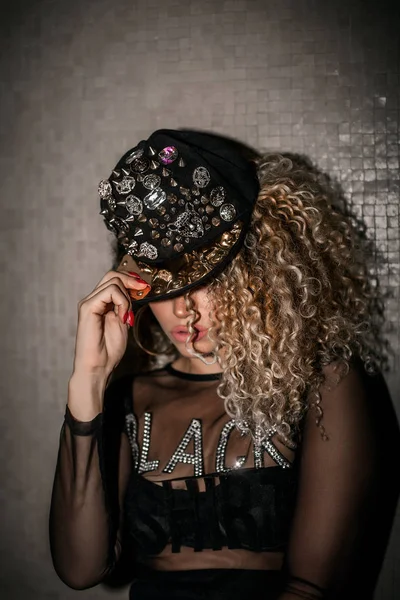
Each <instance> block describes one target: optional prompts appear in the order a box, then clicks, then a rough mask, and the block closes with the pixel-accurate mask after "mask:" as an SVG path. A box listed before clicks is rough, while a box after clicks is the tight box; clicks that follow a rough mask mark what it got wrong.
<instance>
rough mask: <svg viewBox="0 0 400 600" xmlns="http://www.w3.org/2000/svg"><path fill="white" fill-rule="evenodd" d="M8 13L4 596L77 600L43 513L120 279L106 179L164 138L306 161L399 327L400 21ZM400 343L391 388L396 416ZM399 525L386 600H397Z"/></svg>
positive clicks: (278, 11)
mask: <svg viewBox="0 0 400 600" xmlns="http://www.w3.org/2000/svg"><path fill="white" fill-rule="evenodd" d="M1 10H2V16H1V17H2V18H1V19H0V21H1V29H2V35H1V42H0V43H1V52H0V57H1V58H0V61H1V62H0V81H1V124H0V134H1V163H0V164H1V181H2V196H1V202H2V216H1V219H0V227H1V238H0V248H1V252H0V262H1V278H2V295H1V299H2V310H1V313H0V314H1V326H2V338H3V341H4V350H3V354H2V367H3V370H2V371H3V372H2V377H1V392H2V393H1V399H2V409H1V418H2V425H3V427H2V456H3V459H2V461H1V463H2V464H1V472H2V476H3V478H4V479H3V483H2V486H1V508H0V514H1V515H2V516H3V517H4V523H3V531H2V535H1V547H2V552H4V556H3V559H2V561H1V564H2V569H1V570H2V578H3V583H2V589H3V590H4V592H5V595H3V596H2V597H3V598H7V600H14V599H19V598H26V597H34V598H35V599H38V600H50V599H51V600H56V599H63V600H64V599H65V600H67V599H71V600H72V599H73V598H77V597H78V593H79V592H76V591H73V590H70V589H69V588H67V587H66V586H64V585H63V584H62V583H61V582H60V581H59V580H58V578H57V576H56V575H55V573H54V571H53V569H52V565H51V562H50V555H49V549H48V542H47V518H48V502H49V497H50V492H51V485H52V478H53V471H54V465H55V460H56V451H57V446H58V434H59V429H60V426H61V421H62V416H63V410H64V406H65V402H66V391H67V381H68V378H69V376H70V374H71V370H72V358H73V351H74V340H75V330H76V317H77V302H78V300H80V299H81V298H82V297H83V296H85V295H87V294H88V293H89V291H90V290H92V289H93V287H94V286H95V285H96V283H97V282H98V280H99V279H100V278H101V277H102V276H103V274H104V272H105V271H106V270H107V269H108V268H109V242H110V237H109V236H111V234H109V233H108V232H107V230H106V228H105V227H104V225H103V222H102V219H101V217H100V216H99V215H98V199H97V194H96V189H97V183H98V181H99V180H100V179H101V178H102V177H103V176H105V175H108V173H109V169H110V165H113V164H114V163H115V162H116V160H117V158H119V156H120V155H121V154H122V152H124V151H125V150H127V149H128V148H130V147H131V146H132V145H134V144H135V143H136V141H137V140H139V139H141V138H142V137H147V136H148V134H149V133H150V132H151V131H152V130H154V129H156V128H158V127H171V128H174V127H197V128H200V129H211V130H215V131H217V132H220V133H225V134H228V135H234V136H236V137H237V138H239V139H241V140H243V141H245V142H247V143H249V144H252V145H254V146H256V147H260V148H269V149H281V150H285V151H294V152H303V153H305V154H307V155H308V156H309V157H310V158H311V159H312V160H313V161H315V162H316V164H317V165H318V166H319V167H320V168H322V169H325V170H327V171H328V172H329V173H331V174H332V175H334V176H335V177H337V178H338V179H339V181H341V183H342V185H343V187H344V189H345V191H346V194H347V195H348V198H349V201H351V202H352V203H353V204H354V206H355V207H356V208H357V211H358V213H359V214H360V216H362V217H363V218H364V220H365V222H366V224H367V225H368V228H369V231H370V235H371V236H373V237H374V238H375V239H376V242H377V245H378V246H379V248H380V249H381V250H382V251H383V252H384V254H385V256H386V258H387V267H386V269H385V270H384V271H383V272H382V282H383V283H384V284H385V285H387V286H389V287H390V288H392V289H393V291H394V297H393V299H392V300H391V302H390V304H389V306H388V318H389V320H391V321H392V322H393V325H394V327H398V325H399V322H398V314H399V312H398V309H399V295H398V291H399V248H400V245H399V144H398V141H399V135H398V134H399V132H398V126H399V118H398V117H399V112H398V110H399V61H398V48H399V35H398V31H399V8H398V3H394V2H393V3H392V4H390V3H387V2H382V1H381V2H379V3H378V5H377V6H375V5H374V4H372V3H370V2H369V1H365V0H364V1H361V0H360V1H357V2H354V1H351V0H347V1H344V0H342V1H341V0H339V1H328V0H324V1H323V2H322V1H319V2H318V1H317V0H279V1H278V0H264V1H261V0H260V1H258V0H221V1H220V2H215V1H210V0H208V1H207V0H185V1H183V0H142V1H141V2H135V1H132V0H129V1H128V0H120V1H119V2H115V1H113V0H85V1H84V2H81V1H80V0H69V1H68V2H61V1H58V2H57V1H54V0H42V1H35V0H31V1H30V2H23V1H22V0H20V1H19V2H18V1H16V2H14V3H12V5H11V6H7V8H5V7H3V8H2V9H1ZM396 331H397V334H396V335H395V337H394V343H395V344H397V346H396V348H397V359H396V361H397V362H396V364H395V365H393V372H392V374H391V375H390V376H389V377H388V378H387V381H388V384H389V386H390V389H391V392H392V396H393V398H394V400H395V401H397V409H398V411H399V412H400V405H399V403H398V402H399V395H400V394H399V391H400V382H399V376H398V373H399V367H400V364H399V358H398V356H399V352H398V350H399V337H398V331H399V330H398V328H397V330H396ZM399 521H400V519H398V521H397V524H396V526H395V528H394V530H393V534H392V538H391V543H390V547H389V549H388V553H387V557H386V560H385V564H384V568H383V571H382V574H381V578H380V582H379V586H378V589H377V593H376V600H390V599H393V600H394V599H395V598H399V597H400V573H399V569H398V568H397V570H396V567H395V565H396V562H397V564H399V563H400V560H399V554H400V552H399V548H400V522H399ZM81 594H82V592H81ZM84 594H85V599H86V598H87V599H88V600H89V599H91V598H93V599H94V598H96V599H100V598H107V597H110V595H109V592H107V591H106V590H104V589H102V588H95V589H93V590H90V591H87V592H85V593H84ZM82 597H83V596H82ZM113 597H114V598H126V597H127V591H126V590H123V591H122V592H120V593H119V592H118V593H117V594H114V595H113Z"/></svg>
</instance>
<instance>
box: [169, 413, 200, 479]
mask: <svg viewBox="0 0 400 600" xmlns="http://www.w3.org/2000/svg"><path fill="white" fill-rule="evenodd" d="M192 439H193V447H194V453H193V454H188V453H187V452H185V451H184V450H185V448H187V446H188V445H189V442H190V441H191V440H192ZM178 462H181V463H184V464H191V465H193V466H194V474H195V476H196V477H199V476H201V475H203V470H204V469H203V437H202V428H201V421H200V420H199V419H192V421H191V423H190V425H189V427H188V428H187V430H186V433H185V435H184V436H183V438H182V440H181V442H180V443H179V446H178V448H177V449H176V450H175V452H174V454H173V455H172V456H171V458H170V460H169V462H168V464H167V465H166V467H165V468H164V469H163V473H172V471H173V470H174V469H175V467H176V465H177V464H178Z"/></svg>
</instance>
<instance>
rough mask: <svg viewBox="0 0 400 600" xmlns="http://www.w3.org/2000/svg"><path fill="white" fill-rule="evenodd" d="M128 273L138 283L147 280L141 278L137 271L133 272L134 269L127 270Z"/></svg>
mask: <svg viewBox="0 0 400 600" xmlns="http://www.w3.org/2000/svg"><path fill="white" fill-rule="evenodd" d="M127 272H128V273H129V275H131V276H132V277H134V278H135V279H136V280H137V282H138V283H146V284H147V281H144V279H142V278H141V277H140V276H139V275H138V274H137V273H135V272H134V271H127Z"/></svg>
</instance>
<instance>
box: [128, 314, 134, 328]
mask: <svg viewBox="0 0 400 600" xmlns="http://www.w3.org/2000/svg"><path fill="white" fill-rule="evenodd" d="M134 322H135V315H134V314H133V311H132V310H130V311H129V315H128V323H129V325H130V326H131V327H133V324H134Z"/></svg>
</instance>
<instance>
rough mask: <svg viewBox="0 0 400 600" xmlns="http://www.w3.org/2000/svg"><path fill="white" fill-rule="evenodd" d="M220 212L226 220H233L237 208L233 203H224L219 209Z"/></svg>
mask: <svg viewBox="0 0 400 600" xmlns="http://www.w3.org/2000/svg"><path fill="white" fill-rule="evenodd" d="M219 214H220V215H221V218H222V219H224V221H232V219H234V218H235V215H236V209H235V207H234V206H233V204H223V205H222V206H221V208H220V209H219Z"/></svg>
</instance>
